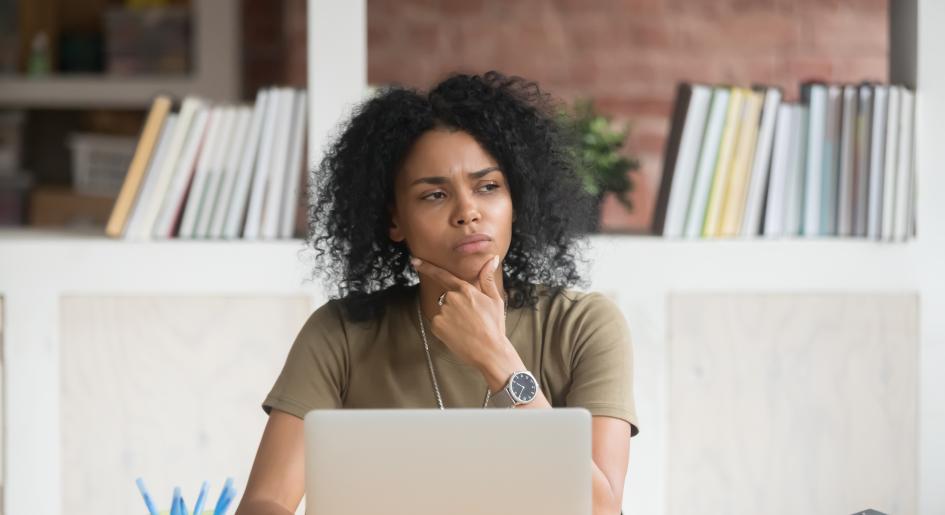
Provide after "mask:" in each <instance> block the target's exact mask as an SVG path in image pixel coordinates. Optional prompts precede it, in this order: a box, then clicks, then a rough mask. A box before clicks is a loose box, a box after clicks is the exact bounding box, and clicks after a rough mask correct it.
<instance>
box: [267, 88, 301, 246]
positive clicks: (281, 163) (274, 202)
mask: <svg viewBox="0 0 945 515" xmlns="http://www.w3.org/2000/svg"><path fill="white" fill-rule="evenodd" d="M281 95H282V99H281V101H280V105H279V115H278V118H277V119H276V134H275V137H274V138H273V142H272V145H273V152H272V165H271V166H270V168H269V180H268V184H267V185H266V200H265V202H264V204H263V212H262V218H261V220H260V226H261V227H260V235H261V236H262V237H263V238H265V239H267V240H271V239H275V238H277V237H278V236H279V217H280V216H281V215H282V210H283V207H282V198H283V196H284V195H285V179H286V177H285V174H286V166H287V164H288V162H289V145H290V143H291V142H290V136H291V132H292V110H293V108H294V107H295V97H296V91H295V89H292V88H284V89H282V91H281Z"/></svg>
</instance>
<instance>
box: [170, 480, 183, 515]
mask: <svg viewBox="0 0 945 515" xmlns="http://www.w3.org/2000/svg"><path fill="white" fill-rule="evenodd" d="M171 515H183V514H182V513H181V512H180V487H179V486H175V487H174V496H173V497H172V498H171Z"/></svg>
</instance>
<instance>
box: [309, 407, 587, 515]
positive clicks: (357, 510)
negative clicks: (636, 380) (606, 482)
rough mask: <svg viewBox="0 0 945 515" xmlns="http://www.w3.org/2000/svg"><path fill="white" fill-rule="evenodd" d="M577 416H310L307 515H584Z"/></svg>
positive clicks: (583, 439)
mask: <svg viewBox="0 0 945 515" xmlns="http://www.w3.org/2000/svg"><path fill="white" fill-rule="evenodd" d="M591 460H592V458H591V416H590V413H588V412H587V411H586V410H584V409H579V408H568V409H553V410H552V409H544V410H542V409H538V410H524V409H522V410H482V409H450V410H446V411H439V410H406V409H398V410H316V411H311V412H309V413H308V414H307V415H306V416H305V493H306V503H305V504H306V514H307V515H356V514H357V515H367V514H371V515H373V514H383V515H408V514H409V515H434V514H435V515H442V514H447V513H448V514H454V515H473V514H477V515H478V514H490V515H492V514H504V513H509V514H521V515H525V514H533V513H540V514H542V515H589V514H590V513H591V509H592V507H591V463H592V461H591Z"/></svg>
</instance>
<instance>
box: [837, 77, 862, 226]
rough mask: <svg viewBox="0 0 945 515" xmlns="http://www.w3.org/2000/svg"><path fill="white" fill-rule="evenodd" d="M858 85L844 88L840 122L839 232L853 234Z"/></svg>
mask: <svg viewBox="0 0 945 515" xmlns="http://www.w3.org/2000/svg"><path fill="white" fill-rule="evenodd" d="M856 104H857V88H856V86H845V87H844V88H843V109H842V110H843V115H842V117H841V122H840V185H839V191H838V192H837V234H838V235H840V236H852V235H853V215H854V213H853V204H854V197H855V196H856V190H855V189H854V182H855V177H854V165H855V159H856Z"/></svg>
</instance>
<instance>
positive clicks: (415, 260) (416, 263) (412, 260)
mask: <svg viewBox="0 0 945 515" xmlns="http://www.w3.org/2000/svg"><path fill="white" fill-rule="evenodd" d="M420 263H421V261H420V259H419V258H415V257H412V258H410V264H411V265H413V266H414V267H418V266H420Z"/></svg>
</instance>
